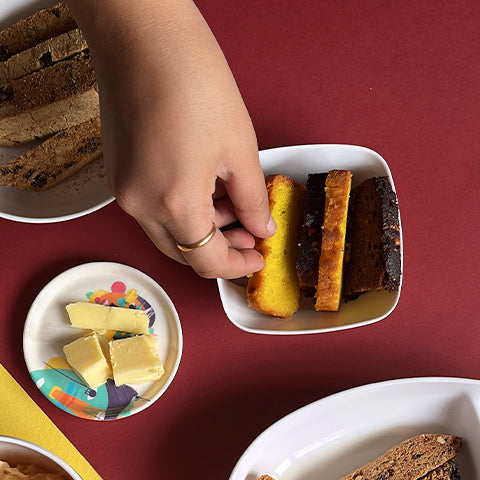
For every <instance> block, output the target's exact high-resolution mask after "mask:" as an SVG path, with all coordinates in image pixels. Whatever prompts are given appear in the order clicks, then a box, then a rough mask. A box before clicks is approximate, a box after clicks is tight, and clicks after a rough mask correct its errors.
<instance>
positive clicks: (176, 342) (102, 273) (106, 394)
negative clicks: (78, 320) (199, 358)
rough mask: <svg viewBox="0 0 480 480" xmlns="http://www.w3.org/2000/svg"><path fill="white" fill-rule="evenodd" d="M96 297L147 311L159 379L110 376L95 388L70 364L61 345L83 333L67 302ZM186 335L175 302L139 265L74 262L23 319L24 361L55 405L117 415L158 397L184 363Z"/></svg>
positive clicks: (95, 416)
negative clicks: (135, 381)
mask: <svg viewBox="0 0 480 480" xmlns="http://www.w3.org/2000/svg"><path fill="white" fill-rule="evenodd" d="M80 301H85V302H88V301H90V302H96V303H104V304H107V305H117V306H120V307H127V308H128V306H129V305H130V304H133V305H135V306H136V308H141V309H144V310H146V311H147V313H148V315H149V317H150V331H151V332H152V333H153V334H154V335H155V336H156V340H157V347H158V353H159V355H160V359H161V360H162V362H163V366H164V368H165V373H164V375H163V376H162V377H161V378H160V379H159V380H157V381H155V382H147V383H143V384H140V385H131V386H130V385H124V386H121V387H116V386H115V384H114V383H113V381H111V380H109V381H107V383H106V384H105V385H102V386H101V387H99V388H97V389H95V390H93V389H90V388H88V387H87V386H86V385H85V384H84V383H82V381H81V380H80V379H79V378H78V376H77V375H76V374H75V373H74V372H73V371H72V370H71V368H70V367H69V365H68V364H67V362H66V360H65V357H64V354H63V346H64V345H66V344H67V343H70V342H72V341H73V340H75V339H76V338H78V337H81V336H82V335H84V334H85V331H84V330H82V329H76V328H73V327H72V326H71V324H70V321H69V318H68V314H67V311H66V309H65V306H66V305H67V304H68V303H71V302H80ZM182 347H183V337H182V329H181V325H180V320H179V318H178V314H177V312H176V310H175V307H174V305H173V303H172V301H171V300H170V298H169V297H168V296H167V294H166V293H165V291H164V290H163V289H162V288H161V287H160V285H158V284H157V283H156V282H155V281H154V280H152V279H151V278H150V277H149V276H147V275H145V274H144V273H142V272H140V271H139V270H136V269H135V268H132V267H129V266H126V265H121V264H118V263H110V262H94V263H86V264H84V265H79V266H77V267H74V268H71V269H69V270H67V271H65V272H63V273H61V274H60V275H58V276H57V277H55V278H54V279H53V280H51V281H50V282H49V283H48V284H47V285H46V286H45V287H44V288H43V289H42V290H41V292H40V293H39V294H38V296H37V298H36V299H35V301H34V302H33V304H32V306H31V308H30V310H29V312H28V315H27V319H26V322H25V327H24V334H23V350H24V356H25V361H26V364H27V367H28V370H29V372H30V375H31V376H32V379H33V380H34V382H35V383H36V385H37V387H38V388H39V389H40V391H41V392H42V393H43V394H44V395H45V397H46V398H48V400H50V401H51V402H52V403H53V404H54V405H56V406H57V407H59V408H61V409H62V410H64V411H66V412H68V413H70V414H72V415H75V416H77V417H80V418H86V419H90V420H115V419H119V418H124V417H127V416H130V415H133V414H134V413H138V412H140V411H142V410H144V409H145V408H147V407H148V406H149V405H151V404H152V403H153V402H155V401H156V400H158V399H159V398H160V397H161V395H162V394H163V393H164V392H165V390H166V389H167V388H168V386H169V385H170V383H171V382H172V380H173V378H174V376H175V374H176V372H177V370H178V366H179V364H180V358H181V355H182Z"/></svg>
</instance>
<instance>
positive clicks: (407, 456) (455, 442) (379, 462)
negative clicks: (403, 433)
mask: <svg viewBox="0 0 480 480" xmlns="http://www.w3.org/2000/svg"><path fill="white" fill-rule="evenodd" d="M461 448H462V439H461V438H460V437H457V436H455V435H444V434H422V435H418V436H416V437H413V438H410V439H408V440H405V441H404V442H402V443H399V444H398V445H396V446H394V447H393V448H391V449H390V450H388V451H387V452H386V453H384V454H383V455H382V456H380V457H378V458H377V459H375V460H373V461H372V462H370V463H368V464H366V465H364V466H363V467H361V468H359V469H357V470H355V471H354V472H352V473H350V474H349V475H347V476H345V477H343V478H342V479H341V480H369V479H373V478H375V479H376V478H388V480H418V479H420V478H424V477H425V476H426V475H428V474H430V473H432V472H434V471H435V470H436V469H438V467H440V466H441V465H444V464H445V463H447V462H449V461H451V460H452V459H454V458H455V455H456V454H457V452H459V451H460V449H461ZM447 471H448V470H447ZM449 471H450V472H452V470H451V469H450V470H449ZM437 473H438V474H439V475H440V474H442V473H441V469H440V470H437V472H436V473H435V475H437ZM444 473H445V472H444ZM432 475H433V473H432ZM431 478H432V479H433V478H437V479H440V478H442V477H439V476H438V475H437V477H435V476H432V477H431ZM445 478H448V477H445ZM453 478H455V477H453ZM458 479H459V477H457V480H458ZM452 480H453V479H452Z"/></svg>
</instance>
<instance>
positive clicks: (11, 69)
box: [0, 28, 87, 85]
mask: <svg viewBox="0 0 480 480" xmlns="http://www.w3.org/2000/svg"><path fill="white" fill-rule="evenodd" d="M86 49H87V42H86V41H85V38H84V37H83V35H82V32H81V31H80V29H79V28H76V29H75V30H71V31H69V32H66V33H62V34H61V35H57V36H56V37H53V38H49V39H47V40H45V41H44V42H42V43H39V44H38V45H35V46H34V47H31V48H29V49H27V50H24V51H22V52H20V53H17V54H16V55H13V56H12V57H10V58H9V59H8V60H7V61H5V62H0V85H2V84H5V83H8V82H11V81H12V80H16V79H17V78H22V77H24V76H25V75H28V74H29V73H32V72H36V71H38V70H41V69H42V68H45V67H49V66H50V65H53V64H54V63H57V62H59V61H60V60H65V59H66V58H70V57H72V56H74V55H75V54H77V53H79V52H81V51H83V50H86Z"/></svg>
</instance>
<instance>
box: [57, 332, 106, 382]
mask: <svg viewBox="0 0 480 480" xmlns="http://www.w3.org/2000/svg"><path fill="white" fill-rule="evenodd" d="M63 352H64V353H65V357H66V358H67V362H68V363H69V364H70V366H71V367H72V368H73V370H74V371H75V373H76V374H77V375H78V376H79V377H80V378H81V379H82V380H83V381H84V382H85V383H86V384H87V385H88V386H89V387H90V388H97V387H99V386H100V385H103V384H104V383H105V382H106V381H107V379H108V378H112V376H113V374H112V367H111V365H110V362H109V360H108V359H107V358H106V356H105V353H104V351H103V349H102V345H101V343H100V339H99V337H98V335H97V334H96V333H95V332H92V333H90V334H89V335H86V336H84V337H80V338H78V339H77V340H75V341H73V342H72V343H69V344H68V345H65V346H64V347H63Z"/></svg>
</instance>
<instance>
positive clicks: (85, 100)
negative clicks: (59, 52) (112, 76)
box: [0, 52, 100, 146]
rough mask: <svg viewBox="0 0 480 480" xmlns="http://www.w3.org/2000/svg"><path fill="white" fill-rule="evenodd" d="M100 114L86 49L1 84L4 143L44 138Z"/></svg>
mask: <svg viewBox="0 0 480 480" xmlns="http://www.w3.org/2000/svg"><path fill="white" fill-rule="evenodd" d="M99 114H100V106H99V99H98V87H97V82H96V79H95V72H94V68H93V61H92V59H91V57H90V55H88V54H87V53H83V52H82V53H79V54H77V55H75V56H74V57H73V58H71V59H68V60H64V61H61V62H58V63H55V64H54V65H52V66H50V67H47V68H43V69H42V70H40V71H38V72H34V73H31V74H30V75H27V76H25V77H23V78H20V79H18V80H13V81H12V82H9V83H7V84H5V85H3V86H1V87H0V146H13V145H17V144H22V143H28V142H31V141H33V140H36V139H42V138H44V137H46V136H48V135H51V134H53V133H56V132H58V131H60V130H64V129H66V128H69V127H71V126H74V125H78V124H79V123H82V122H85V121H87V120H89V119H91V118H94V117H97V116H99Z"/></svg>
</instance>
